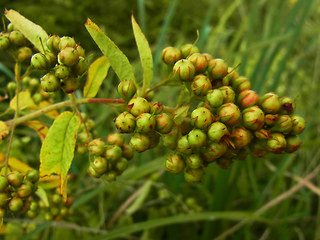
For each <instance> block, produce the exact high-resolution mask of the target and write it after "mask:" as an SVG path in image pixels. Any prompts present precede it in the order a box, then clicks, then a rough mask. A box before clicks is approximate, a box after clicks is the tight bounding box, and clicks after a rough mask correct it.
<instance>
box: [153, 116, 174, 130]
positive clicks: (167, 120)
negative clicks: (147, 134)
mask: <svg viewBox="0 0 320 240" xmlns="http://www.w3.org/2000/svg"><path fill="white" fill-rule="evenodd" d="M155 121H156V131H157V132H159V133H162V134H167V133H169V132H170V131H171V130H172V128H173V125H174V121H173V119H172V117H171V116H170V115H168V114H166V113H161V114H159V115H157V116H156V118H155Z"/></svg>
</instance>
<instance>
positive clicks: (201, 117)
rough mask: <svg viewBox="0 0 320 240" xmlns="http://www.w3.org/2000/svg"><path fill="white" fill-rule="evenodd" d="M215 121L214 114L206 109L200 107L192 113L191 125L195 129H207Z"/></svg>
mask: <svg viewBox="0 0 320 240" xmlns="http://www.w3.org/2000/svg"><path fill="white" fill-rule="evenodd" d="M213 121H214V117H213V115H212V113H211V112H210V111H209V110H208V109H207V108H205V107H198V108H196V109H195V110H193V111H192V113H191V124H192V125H193V126H194V127H195V128H199V129H205V128H207V127H208V126H209V125H210V124H211V123H212V122H213Z"/></svg>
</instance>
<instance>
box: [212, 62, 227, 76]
mask: <svg viewBox="0 0 320 240" xmlns="http://www.w3.org/2000/svg"><path fill="white" fill-rule="evenodd" d="M208 73H209V76H210V78H211V79H222V78H223V77H225V76H226V75H227V74H228V64H227V63H226V62H225V61H224V60H223V59H220V58H215V59H212V60H210V61H209V62H208Z"/></svg>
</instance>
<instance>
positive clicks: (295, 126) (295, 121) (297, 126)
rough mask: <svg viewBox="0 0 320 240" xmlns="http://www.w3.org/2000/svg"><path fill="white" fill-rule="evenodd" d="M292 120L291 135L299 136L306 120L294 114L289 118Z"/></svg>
mask: <svg viewBox="0 0 320 240" xmlns="http://www.w3.org/2000/svg"><path fill="white" fill-rule="evenodd" d="M291 119H292V130H291V133H292V134H294V135H298V134H301V133H302V132H303V130H304V129H305V128H306V120H304V118H303V117H301V116H299V115H297V114H295V115H292V116H291Z"/></svg>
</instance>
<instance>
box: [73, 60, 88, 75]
mask: <svg viewBox="0 0 320 240" xmlns="http://www.w3.org/2000/svg"><path fill="white" fill-rule="evenodd" d="M87 70H88V60H87V59H86V58H83V57H79V62H78V63H77V64H76V65H74V66H72V71H73V73H74V74H75V75H77V76H81V75H82V74H84V73H85V72H86V71H87Z"/></svg>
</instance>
